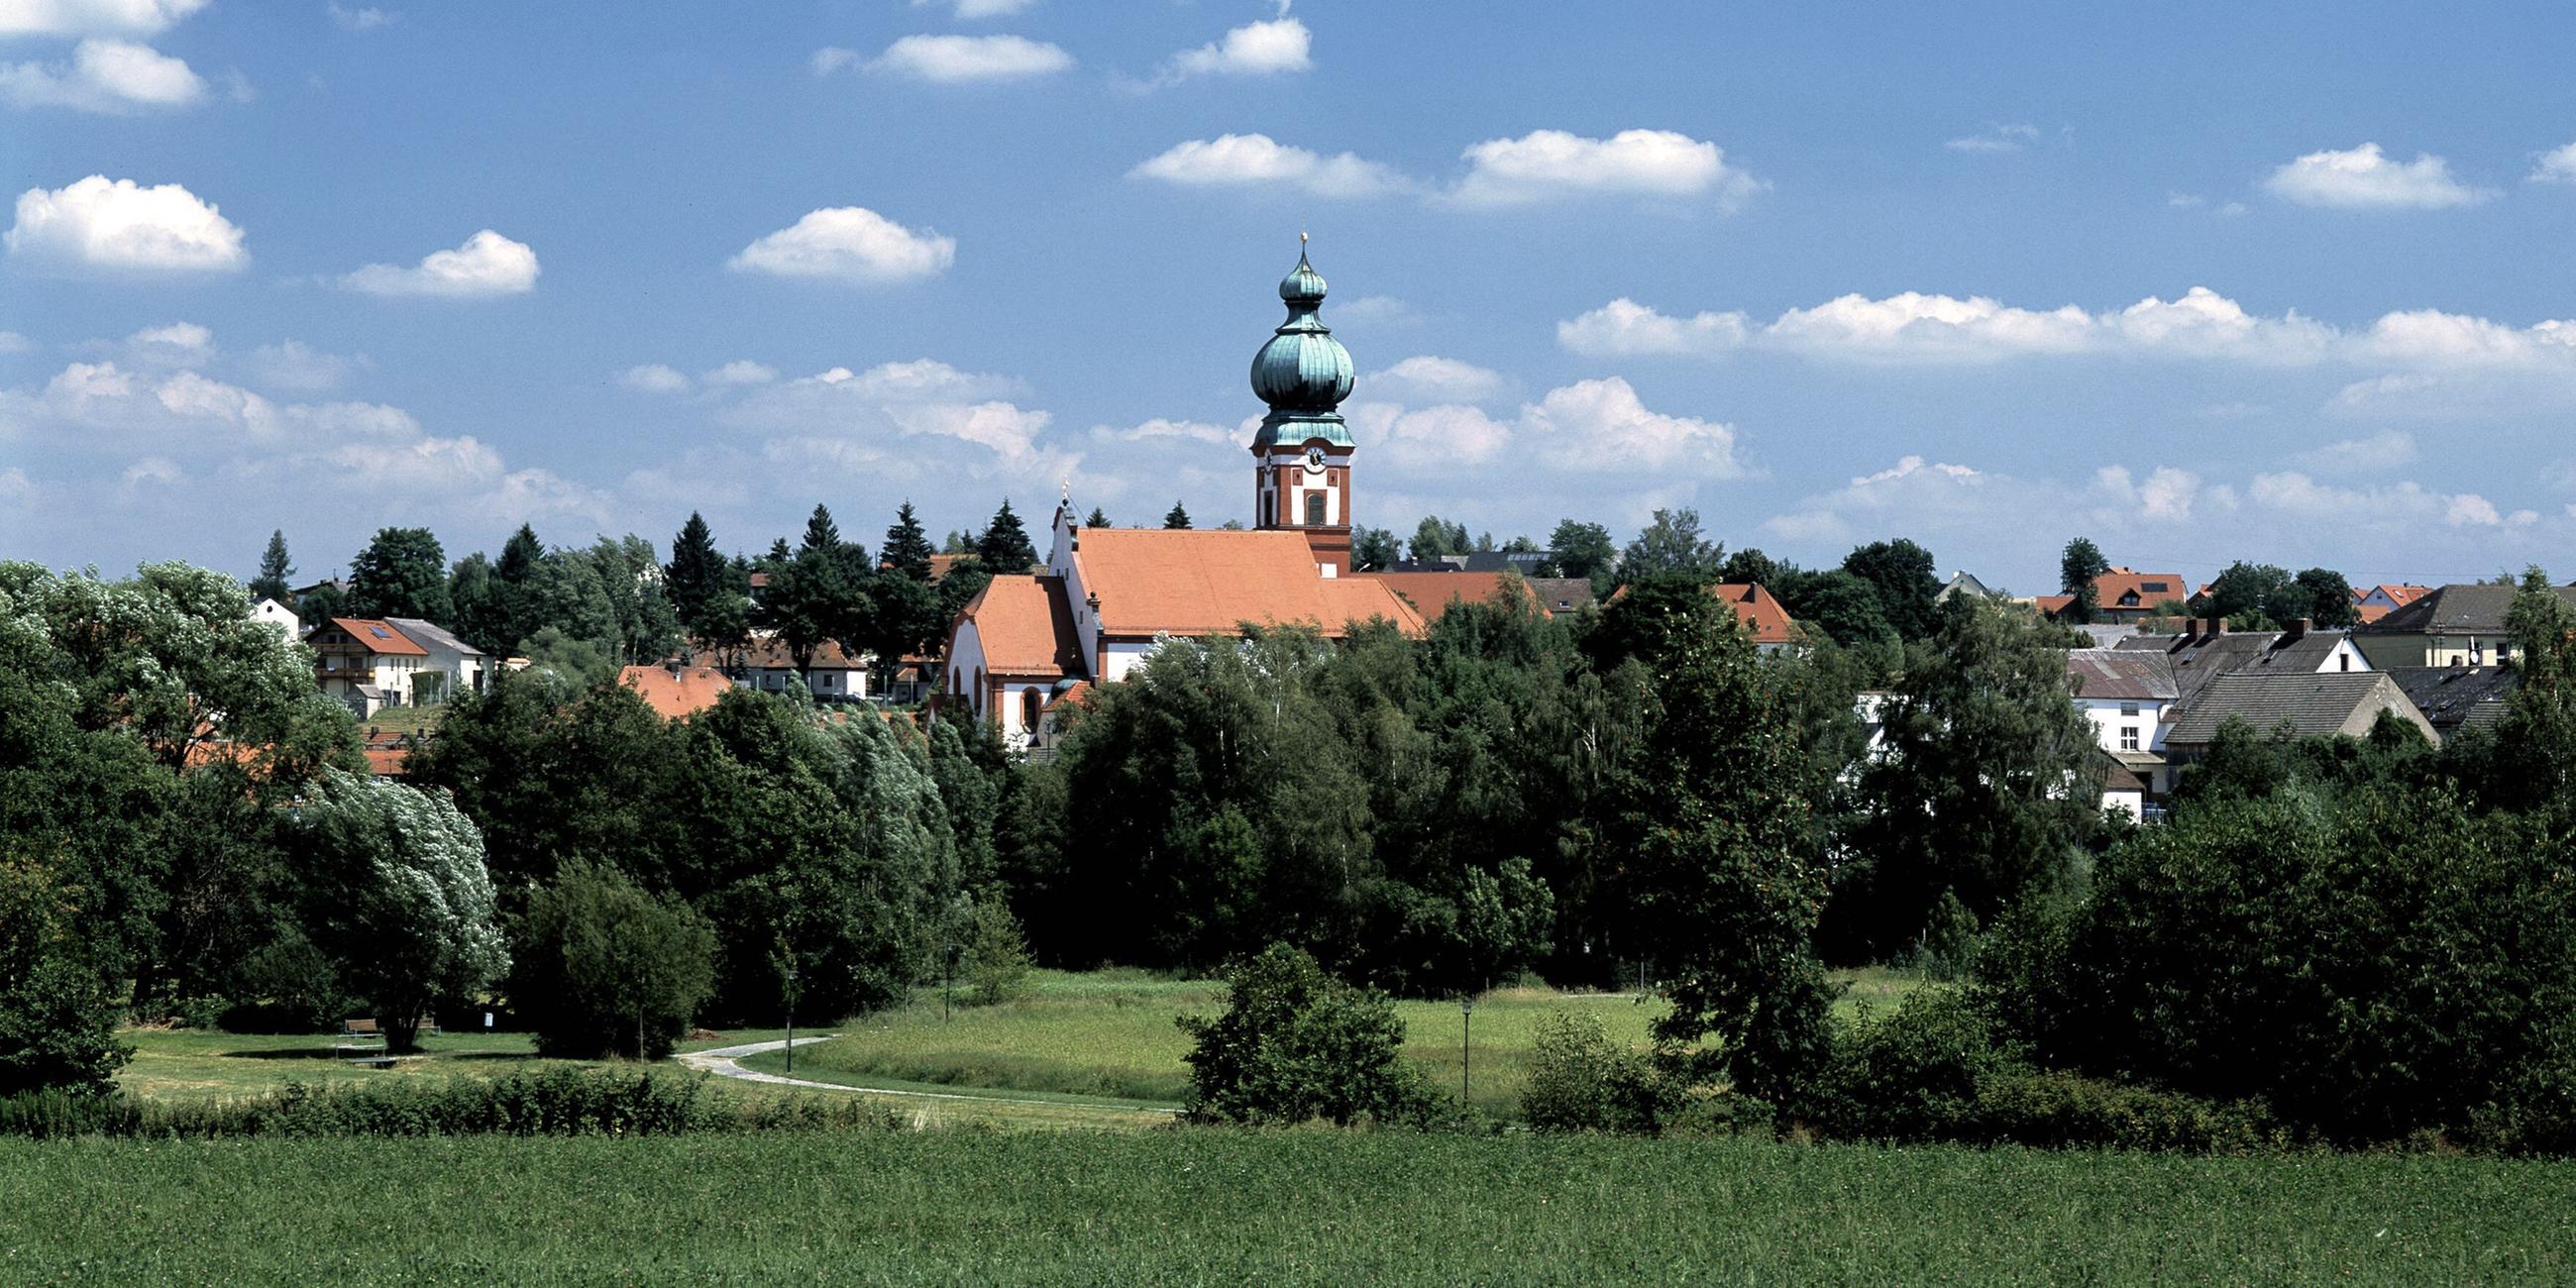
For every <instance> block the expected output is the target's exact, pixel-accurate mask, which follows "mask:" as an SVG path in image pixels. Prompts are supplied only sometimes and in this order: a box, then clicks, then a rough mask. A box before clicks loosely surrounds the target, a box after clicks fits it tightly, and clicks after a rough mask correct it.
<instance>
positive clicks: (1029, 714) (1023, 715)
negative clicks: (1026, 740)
mask: <svg viewBox="0 0 2576 1288" xmlns="http://www.w3.org/2000/svg"><path fill="white" fill-rule="evenodd" d="M1020 728H1021V729H1023V730H1025V731H1026V732H1029V733H1036V732H1037V731H1038V691H1037V690H1035V689H1022V690H1020Z"/></svg>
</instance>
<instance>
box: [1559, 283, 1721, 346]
mask: <svg viewBox="0 0 2576 1288" xmlns="http://www.w3.org/2000/svg"><path fill="white" fill-rule="evenodd" d="M1744 339H1745V317H1744V315H1743V314H1742V313H1700V314H1697V315H1695V316H1692V317H1687V318H1674V317H1666V316H1664V315H1663V314H1661V313H1658V312H1656V311H1655V310H1654V309H1652V308H1649V307H1647V306H1645V305H1643V304H1639V303H1637V302H1636V301H1635V300H1632V299H1629V298H1627V297H1626V296H1621V297H1619V298H1618V299H1615V300H1612V301H1610V302H1609V303H1608V304H1604V305H1602V306H1601V307H1600V308H1597V309H1594V310H1592V311H1591V312H1589V313H1586V314H1584V315H1582V316H1581V317H1578V318H1575V319H1573V320H1571V321H1563V322H1559V323H1557V324H1556V342H1557V343H1558V344H1560V345H1562V346H1564V347H1565V348H1566V349H1568V350H1571V351H1572V352H1575V353H1580V354H1584V355H1586V356H1589V357H1596V358H1603V357H1638V356H1646V355H1669V354H1693V355H1698V356H1703V357H1705V356H1709V355H1712V354H1717V353H1723V352H1725V351H1727V350H1730V349H1734V348H1737V347H1738V346H1740V345H1742V344H1743V343H1744Z"/></svg>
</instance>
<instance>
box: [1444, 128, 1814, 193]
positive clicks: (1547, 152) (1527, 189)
mask: <svg viewBox="0 0 2576 1288" xmlns="http://www.w3.org/2000/svg"><path fill="white" fill-rule="evenodd" d="M1465 157H1466V161H1467V167H1468V169H1467V176H1466V177H1465V178H1464V179H1462V180H1460V181H1459V183H1458V186H1457V187H1456V188H1455V189H1454V190H1453V191H1452V193H1451V196H1452V197H1453V198H1454V199H1455V200H1457V201H1459V202H1462V203H1464V204H1467V205H1473V206H1506V205H1523V204H1527V203H1531V202H1537V201H1548V200H1557V199H1563V198H1568V197H1582V196H1644V197H1708V198H1713V199H1714V200H1715V201H1716V203H1717V205H1718V206H1719V208H1720V209H1728V210H1731V209H1734V208H1736V207H1738V206H1740V205H1742V204H1743V203H1744V202H1745V201H1746V200H1748V199H1750V198H1751V197H1752V196H1753V195H1754V194H1755V193H1757V192H1760V191H1761V190H1762V189H1764V188H1767V187H1769V186H1770V185H1769V184H1767V183H1765V182H1764V181H1762V180H1760V179H1756V178H1754V177H1753V176H1752V175H1751V174H1750V173H1748V172H1746V171H1744V170H1742V169H1739V168H1737V167H1735V166H1731V165H1728V164H1727V163H1726V153H1725V151H1724V150H1723V149H1721V148H1719V147H1718V146H1717V145H1716V144H1714V143H1710V142H1707V141H1705V140H1702V139H1694V138H1692V137H1690V136H1689V135H1687V134H1681V133H1677V132H1675V131H1672V130H1622V131H1620V132H1619V133H1617V134H1614V135H1612V136H1610V137H1609V138H1606V139H1593V138H1585V137H1583V136H1582V135H1578V134H1571V133H1568V132H1566V131H1564V130H1535V131H1532V132H1530V133H1528V134H1525V135H1523V136H1521V137H1520V138H1517V139H1488V140H1486V141H1485V142H1482V143H1478V144H1476V145H1474V146H1472V147H1470V148H1468V149H1467V151H1466V153H1465Z"/></svg>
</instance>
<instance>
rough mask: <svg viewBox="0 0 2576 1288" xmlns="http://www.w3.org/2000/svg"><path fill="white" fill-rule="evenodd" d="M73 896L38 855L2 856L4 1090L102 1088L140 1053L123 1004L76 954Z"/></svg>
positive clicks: (0, 1087) (0, 1058)
mask: <svg viewBox="0 0 2576 1288" xmlns="http://www.w3.org/2000/svg"><path fill="white" fill-rule="evenodd" d="M72 914H73V907H72V901H71V899H70V898H69V897H68V896H67V894H66V893H65V892H63V891H61V890H59V889H58V888H57V887H56V885H55V883H54V879H53V875H52V874H51V873H50V872H49V871H47V870H46V869H45V868H44V867H43V866H41V865H39V864H37V863H36V862H34V861H32V860H18V859H13V858H10V857H7V856H0V1096H5V1095H9V1094H11V1093H14V1092H20V1091H35V1090H41V1089H45V1088H62V1089H64V1090H69V1091H77V1092H91V1093H96V1092H103V1091H106V1090H107V1089H108V1088H110V1087H111V1086H113V1085H114V1084H115V1078H116V1071H117V1070H118V1069H119V1068H122V1067H124V1064H125V1062H126V1060H127V1059H129V1058H131V1057H132V1055H133V1054H134V1051H133V1048H131V1047H128V1046H126V1045H125V1044H124V1043H121V1042H119V1041H117V1040H116V1021H117V1017H118V1011H119V1007H118V1005H117V1002H116V999H115V998H114V997H112V996H110V995H109V993H108V990H107V985H106V984H105V983H104V982H103V981H102V980H101V979H100V978H99V973H98V971H97V970H96V969H95V968H93V967H92V966H91V965H89V964H88V963H86V962H83V961H82V960H80V958H79V956H78V947H79V942H80V941H79V940H78V939H77V938H76V937H75V935H74V934H73V932H72V929H71V927H72V924H73V917H72Z"/></svg>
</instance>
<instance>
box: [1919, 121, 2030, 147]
mask: <svg viewBox="0 0 2576 1288" xmlns="http://www.w3.org/2000/svg"><path fill="white" fill-rule="evenodd" d="M2037 142H2039V127H2038V126H2036V125H1995V126H1989V127H1987V128H1986V130H1985V131H1984V132H1983V133H1980V134H1970V135H1966V136H1964V137H1961V138H1956V139H1951V140H1949V141H1948V142H1946V143H1943V144H1942V145H1941V146H1943V147H1945V148H1948V149H1950V150H1951V151H1953V152H2019V151H2021V150H2022V149H2024V148H2027V147H2029V146H2030V145H2032V144H2034V143H2037Z"/></svg>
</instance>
